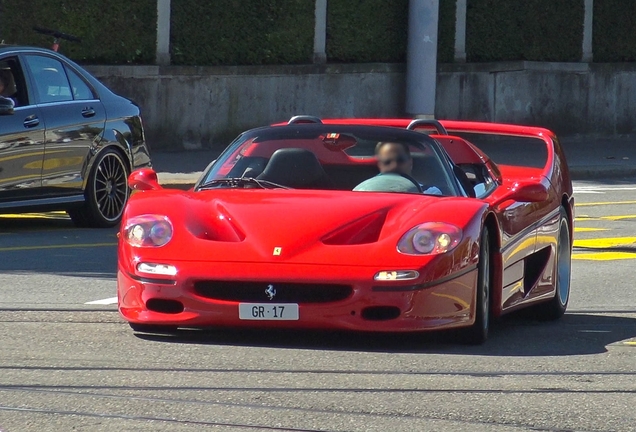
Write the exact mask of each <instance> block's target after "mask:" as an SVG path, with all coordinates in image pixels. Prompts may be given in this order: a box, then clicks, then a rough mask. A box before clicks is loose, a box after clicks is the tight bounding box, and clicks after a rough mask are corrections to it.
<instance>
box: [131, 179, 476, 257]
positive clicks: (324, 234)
mask: <svg viewBox="0 0 636 432" xmlns="http://www.w3.org/2000/svg"><path fill="white" fill-rule="evenodd" d="M486 207H487V204H486V203H484V202H483V201H479V200H475V199H470V198H459V197H437V196H427V195H416V194H399V193H375V192H349V191H343V192H341V191H301V190H281V189H275V190H254V189H249V190H236V189H217V190H209V191H203V192H181V191H174V190H163V191H151V192H140V193H136V194H134V195H133V196H132V197H131V199H130V201H129V203H128V206H127V209H126V214H125V220H124V224H125V223H126V219H128V218H130V217H133V216H137V215H142V214H160V215H165V216H167V217H168V218H169V219H170V221H171V222H172V224H173V226H174V236H173V239H172V240H171V241H170V242H169V243H168V244H167V245H166V246H164V247H161V248H148V249H146V248H144V249H143V251H142V250H139V253H140V254H143V257H144V259H147V260H148V259H157V260H162V261H165V260H166V259H171V260H187V261H217V262H218V261H231V262H274V261H275V262H288V263H310V264H333V265H381V264H383V265H390V264H391V263H392V262H398V263H399V262H404V260H405V259H406V260H407V261H408V260H410V259H412V258H409V257H406V256H404V255H402V254H399V253H398V252H397V251H396V246H397V242H398V241H399V239H400V238H401V237H402V235H404V234H405V233H406V232H407V231H408V230H409V229H411V228H413V227H414V226H416V225H418V224H420V223H423V222H447V223H451V224H453V225H456V226H458V227H460V228H462V230H467V229H470V230H473V227H472V226H473V225H475V223H476V224H477V227H478V226H479V223H480V221H481V214H482V213H483V211H484V210H485V208H486ZM124 224H122V226H123V225H124Z"/></svg>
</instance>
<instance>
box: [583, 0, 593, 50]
mask: <svg viewBox="0 0 636 432" xmlns="http://www.w3.org/2000/svg"><path fill="white" fill-rule="evenodd" d="M584 13H585V15H584V19H583V57H582V58H581V61H583V62H591V61H592V59H593V58H594V53H593V52H592V51H593V50H592V27H593V25H594V0H585V12H584Z"/></svg>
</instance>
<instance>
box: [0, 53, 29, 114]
mask: <svg viewBox="0 0 636 432" xmlns="http://www.w3.org/2000/svg"><path fill="white" fill-rule="evenodd" d="M0 82H1V83H2V85H1V86H2V89H1V90H0V95H1V96H4V97H8V98H10V99H13V102H14V103H15V106H16V107H20V106H26V105H29V95H28V92H27V88H26V85H25V84H24V74H23V73H22V67H21V66H20V62H19V61H18V58H17V57H4V58H1V59H0Z"/></svg>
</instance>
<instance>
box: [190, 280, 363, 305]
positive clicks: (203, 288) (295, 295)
mask: <svg viewBox="0 0 636 432" xmlns="http://www.w3.org/2000/svg"><path fill="white" fill-rule="evenodd" d="M270 285H271V286H272V287H273V290H269V291H270V293H272V292H273V291H275V292H276V294H275V295H274V296H273V298H271V299H270V296H269V295H268V293H267V292H266V291H268V288H269V286H270ZM194 291H195V292H196V294H197V295H199V296H201V297H205V298H209V299H214V300H226V301H236V302H272V303H329V302H336V301H340V300H344V299H346V298H347V297H349V296H350V295H351V294H352V293H353V288H352V287H351V286H349V285H333V284H305V283H285V282H280V283H278V282H272V283H271V284H269V283H264V282H236V281H198V282H195V284H194Z"/></svg>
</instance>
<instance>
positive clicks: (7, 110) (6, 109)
mask: <svg viewBox="0 0 636 432" xmlns="http://www.w3.org/2000/svg"><path fill="white" fill-rule="evenodd" d="M13 108H15V104H14V103H13V100H11V99H9V98H6V97H2V96H0V115H10V114H13Z"/></svg>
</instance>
